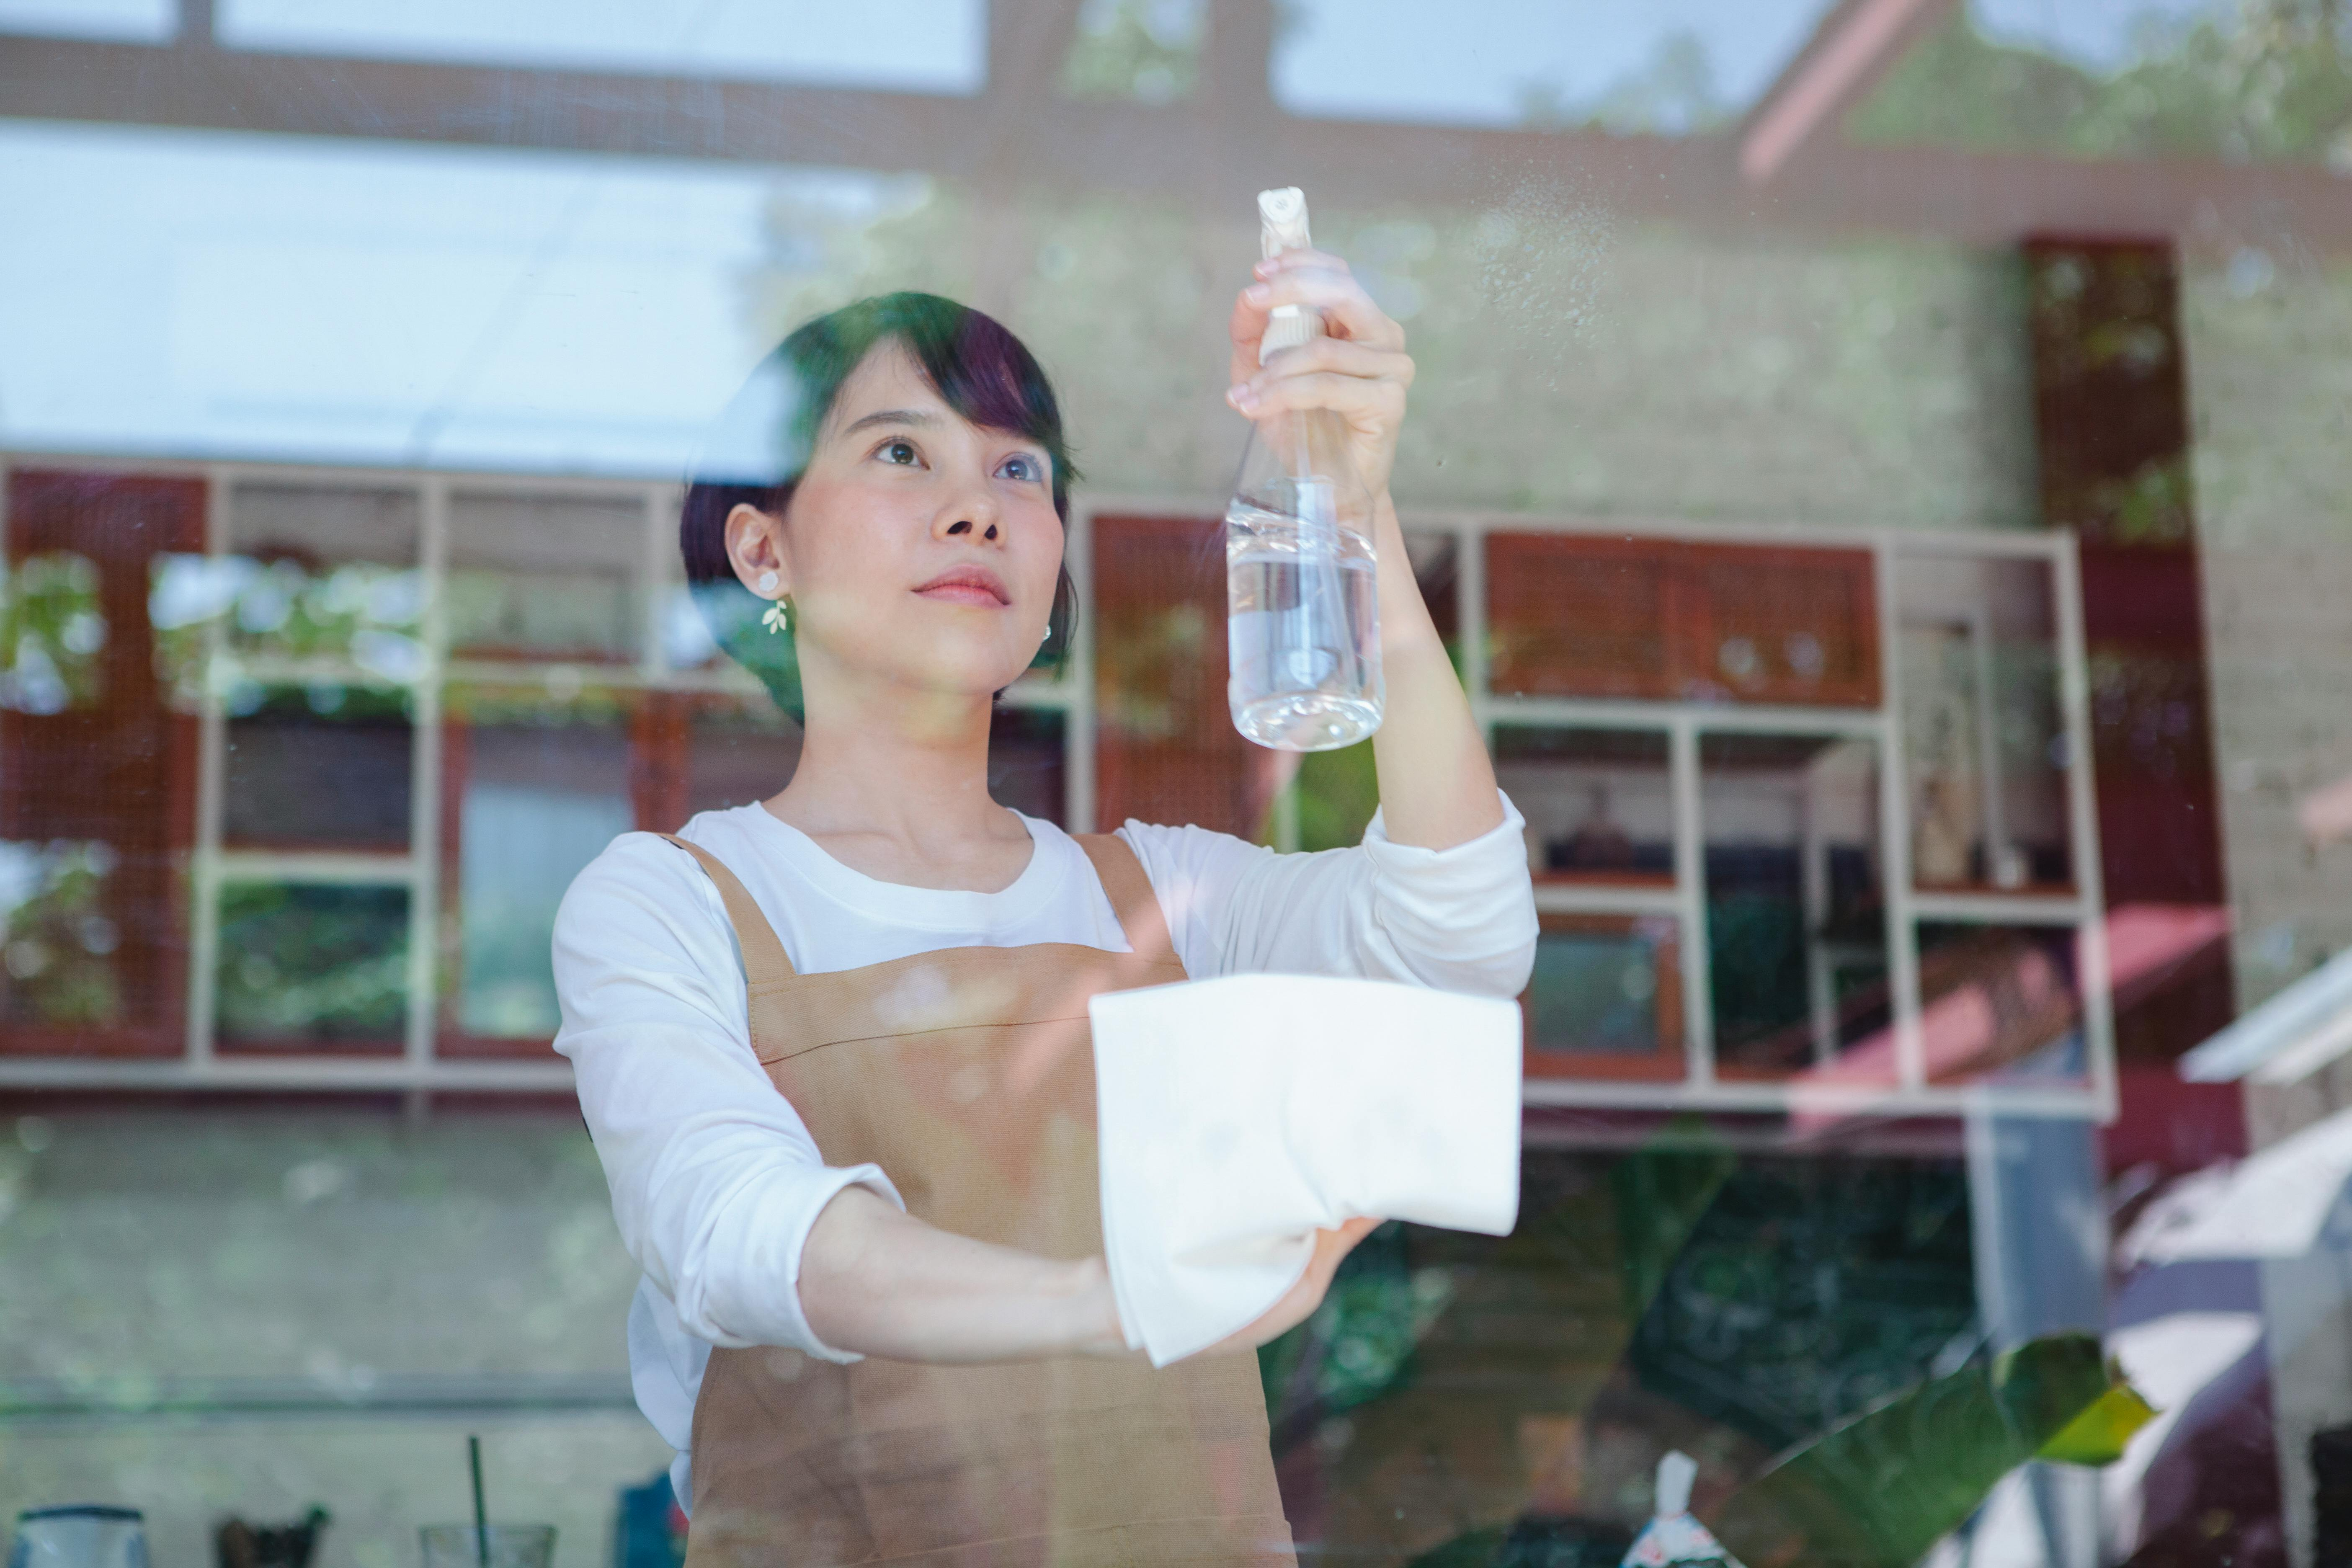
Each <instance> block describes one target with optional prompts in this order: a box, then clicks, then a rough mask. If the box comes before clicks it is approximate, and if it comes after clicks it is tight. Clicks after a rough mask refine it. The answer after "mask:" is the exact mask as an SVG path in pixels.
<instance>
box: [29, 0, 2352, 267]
mask: <svg viewBox="0 0 2352 1568" xmlns="http://www.w3.org/2000/svg"><path fill="white" fill-rule="evenodd" d="M1871 3H1875V0H1871ZM1885 3H1889V4H1892V3H1894V0H1885ZM1906 3H1921V4H1925V3H1933V0H1906ZM1018 9H1021V8H1019V7H1013V6H996V7H992V10H998V11H1007V12H1010V11H1015V10H1018ZM1264 11H1265V5H1264V4H1263V0H1219V4H1218V5H1216V7H1215V10H1214V12H1213V22H1212V27H1213V37H1212V42H1211V44H1210V46H1209V54H1208V57H1207V58H1205V59H1204V62H1203V64H1204V71H1203V77H1202V91H1200V92H1199V93H1196V94H1195V95H1194V97H1193V98H1192V99H1191V100H1186V101H1184V102H1181V103H1176V104H1170V105H1166V106H1160V107H1154V106H1150V105H1145V104H1139V103H1126V102H1100V101H1084V102H1082V101H1076V100H1070V99H1068V98H1065V97H1063V96H1062V95H1061V94H1060V93H1059V92H1057V91H1055V90H1053V86H1052V84H1053V80H1054V78H1053V75H1052V70H1053V69H1057V68H1058V65H1059V59H1060V56H1059V53H1058V52H1056V51H1057V49H1058V48H1060V47H1066V33H1065V34H1062V35H1060V37H1061V39H1062V42H1061V43H1060V44H1059V45H1052V44H1046V43H1041V42H1034V41H1033V42H1032V43H1031V44H1030V46H1029V47H1030V49H1031V51H1032V52H1031V53H1030V54H1029V55H1028V56H1027V58H1029V59H1030V60H1031V61H1032V62H1033V65H1032V66H1031V68H1030V69H1031V70H1032V71H1043V72H1045V74H1044V75H1043V76H1036V75H1029V76H1026V77H1025V78H1024V79H1025V80H1026V81H1027V83H1028V85H1027V86H1026V88H1025V89H1024V90H1022V91H1019V92H1006V91H1004V90H1003V83H1002V80H1001V79H1000V81H999V83H998V85H997V88H996V89H995V90H993V91H992V92H987V93H982V94H977V95H973V96H970V97H954V96H944V95H932V94H923V93H907V92H883V91H874V90H868V89H851V88H830V87H814V86H806V85H798V84H789V83H776V82H747V81H716V80H712V79H708V78H695V77H664V76H633V75H624V74H619V73H614V72H591V71H565V70H537V69H523V68H503V67H491V66H467V65H453V64H445V63H438V62H415V61H402V60H381V59H343V58H323V57H311V56H299V55H282V54H268V53H261V52H257V51H247V50H239V49H223V48H217V47H213V46H212V45H211V44H210V43H209V42H206V43H205V44H202V45H196V44H194V43H191V42H183V43H179V44H175V45H171V46H160V47H158V46H142V45H133V44H118V43H97V42H87V41H81V40H73V39H60V38H47V37H21V36H13V37H12V36H0V116H8V117H16V118H26V119H36V120H55V121H83V122H98V123H108V124H129V125H147V126H159V127H160V126H171V127H184V128H191V129H214V130H223V131H249V132H271V133H275V134H287V135H309V136H325V137H344V138H355V139H360V140H365V141H373V142H383V141H407V142H434V143H445V144H458V145H471V146H491V147H510V148H543V149H560V150H563V151H568V152H584V153H615V154H626V155H631V156H639V157H661V158H691V159H714V160H727V161H738V162H749V163H799V164H814V165H820V166H836V167H850V168H862V169H874V170H881V171H888V172H894V173H895V172H920V173H926V174H933V175H936V176H938V177H940V178H941V179H943V180H947V181H950V182H955V183H961V184H968V185H969V186H971V188H973V189H979V188H981V187H982V185H983V184H985V185H987V186H989V187H992V188H995V189H1000V190H1001V189H1004V188H1006V187H1007V184H1008V183H1010V184H1017V185H1018V186H1019V187H1020V188H1021V189H1023V190H1025V191H1028V192H1032V193H1039V194H1043V195H1045V196H1047V197H1048V198H1052V199H1065V198H1075V197H1080V196H1084V195H1127V196H1139V197H1143V198H1145V199H1150V200H1158V201H1166V202H1173V203H1176V204H1179V205H1184V206H1186V207H1188V208H1190V209H1192V210H1195V211H1199V212H1202V213H1203V214H1205V215H1211V216H1219V217H1226V218H1229V217H1231V216H1233V215H1234V214H1235V213H1240V214H1244V215H1245V214H1247V213H1248V212H1249V211H1250V210H1251V208H1250V205H1249V203H1250V197H1251V195H1253V194H1254V193H1255V192H1256V191H1257V190H1259V189H1260V188H1262V187H1264V186H1266V185H1271V184H1298V185H1302V186H1304V187H1306V188H1307V190H1308V191H1309V192H1310V193H1311V194H1313V195H1314V196H1315V198H1316V200H1317V202H1318V205H1319V206H1322V207H1324V208H1326V209H1330V208H1341V209H1344V208H1348V207H1356V208H1364V207H1378V206H1385V205H1417V206H1423V207H1435V208H1440V209H1444V208H1460V207H1464V206H1472V207H1475V206H1484V205H1491V204H1495V203H1497V202H1499V201H1501V200H1504V199H1506V198H1507V197H1509V196H1510V195H1513V194H1514V193H1515V192H1517V191H1518V190H1520V189H1521V188H1522V187H1524V186H1526V185H1528V184H1531V183H1532V184H1538V185H1540V186H1542V187H1544V188H1546V189H1547V190H1549V191H1550V192H1552V193H1554V194H1556V195H1558V196H1559V199H1561V200H1562V201H1569V202H1573V203H1575V204H1577V205H1581V206H1584V207H1587V208H1591V209H1593V210H1597V211H1603V212H1606V213H1609V214H1611V215H1612V216H1617V217H1620V218H1623V219H1628V220H1642V219H1648V218H1668V219H1671V220H1674V221H1675V222H1679V223H1687V224H1692V225H1696V226H1705V227H1711V228H1721V227H1729V228H1740V229H1745V228H1752V227H1758V226H1761V227H1764V228H1768V229H1769V228H1786V229H1790V230H1798V231H1805V232H1817V231H1820V230H1822V229H1864V230H1870V229H1875V230H1884V231H1892V232H1896V233H1915V234H1922V235H1933V236H1939V237H1948V238H1954V239H1958V240H1962V241H1965V242H1970V243H1979V242H1980V243H1990V244H2005V243H2011V242H2013V241H2015V240H2016V239H2018V238H2020V237H2023V236H2027V235H2032V234H2048V233H2063V234H2066V235H2069V236H2074V237H2103V236H2107V237H2137V238H2152V237H2168V236H2169V237H2179V238H2182V239H2184V240H2186V241H2188V242H2189V243H2191V244H2195V245H2201V246H2206V247H2214V246H2229V245H2235V244H2248V243H2259V244H2271V243H2275V242H2276V241H2278V240H2279V239H2281V238H2282V237H2292V238H2293V239H2294V240H2295V241H2296V242H2299V243H2302V244H2305V245H2308V246H2311V247H2315V248H2321V249H2330V250H2341V249H2352V183H2347V181H2346V180H2345V179H2342V178H2339V177H2338V176H2336V175H2335V174H2331V173H2329V172H2328V171H2327V170H2326V168H2325V167H2323V166H2321V165H2318V164H2302V163H2252V164H2235V163H2221V162H2219V161H2218V160H2216V161H2203V162H2200V161H2187V160H2167V161H2161V162H2158V161H2138V160H2134V161H2112V162H2100V161H2092V160H2085V159H2074V158H2060V157H2042V156H2036V155H2025V154H1989V153H1967V152H1961V151H1957V150H1952V149H1946V148H1931V147H1923V148H1899V147H1858V146H1853V145H1849V144H1847V143H1845V142H1842V141H1840V140H1839V139H1838V138H1836V137H1835V136H1834V135H1825V134H1823V133H1822V130H1821V129H1819V128H1817V129H1816V130H1815V131H1813V132H1811V133H1809V134H1808V135H1807V136H1806V137H1804V138H1801V140H1800V141H1799V142H1796V143H1792V146H1801V148H1802V149H1803V153H1804V155H1803V156H1801V157H1791V158H1784V159H1783V160H1782V161H1781V162H1780V164H1778V165H1777V166H1776V170H1775V173H1774V175H1773V177H1772V179H1771V180H1770V181H1769V183H1768V184H1765V185H1763V186H1761V187H1759V186H1758V185H1756V184H1752V183H1751V182H1750V180H1749V179H1748V175H1747V174H1745V173H1743V170H1742V161H1743V157H1744V154H1745V152H1746V149H1747V148H1748V146H1749V145H1750V143H1751V142H1752V139H1753V135H1754V133H1755V132H1757V131H1758V130H1759V129H1760V128H1761V126H1762V124H1763V123H1764V121H1763V120H1762V119H1761V118H1759V119H1758V120H1755V121H1751V123H1750V126H1749V128H1748V132H1749V133H1748V136H1745V137H1741V136H1731V135H1724V136H1694V137H1666V136H1618V135H1612V134H1608V133H1605V132H1598V131H1538V130H1526V131H1519V130H1501V131H1485V130H1472V129H1465V128H1460V127H1448V126H1429V125H1405V124H1391V123H1370V122H1362V121H1331V120H1308V119H1299V118H1294V117H1292V116H1289V115H1286V114H1284V113H1282V112H1281V111H1280V110H1278V109H1277V108H1276V106H1275V104H1274V102H1273V101H1272V99H1271V97H1270V96H1269V95H1268V93H1267V92H1266V90H1265V75H1264V67H1263V63H1262V62H1263V61H1264V59H1265V54H1264V52H1263V51H1264V49H1265V40H1266V39H1267V38H1268V37H1269V31H1268V28H1267V26H1266V24H1265V22H1264V19H1263V17H1258V18H1257V19H1256V20H1255V23H1253V18H1252V14H1253V13H1262V12H1264ZM1220 28H1222V29H1223V36H1224V47H1223V50H1222V51H1221V50H1220V47H1219V45H1218V43H1217V42H1216V41H1215V33H1216V31H1217V30H1218V29H1220ZM1047 31H1050V29H1048V30H1047ZM1042 36H1043V35H1042V34H1039V35H1033V38H1034V37H1042ZM995 47H1000V46H999V45H997V44H996V43H994V42H992V49H993V48H995ZM1002 47H1007V48H1010V47H1013V45H1012V44H1010V43H1007V44H1004V45H1003V46H1002ZM1824 47H1826V46H1824ZM1250 56H1254V58H1255V61H1257V62H1258V63H1256V64H1252V63H1251V62H1250V59H1248V58H1244V57H1250ZM1041 60H1042V61H1050V68H1049V67H1048V66H1046V65H1037V64H1034V62H1036V61H1041ZM1783 96H1784V95H1783V94H1781V93H1776V94H1775V96H1774V99H1773V100H1772V101H1773V102H1779V101H1780V100H1782V98H1783Z"/></svg>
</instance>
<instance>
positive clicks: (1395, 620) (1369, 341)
mask: <svg viewBox="0 0 2352 1568" xmlns="http://www.w3.org/2000/svg"><path fill="white" fill-rule="evenodd" d="M1257 271H1258V279H1259V280H1258V281H1257V282H1255V283H1253V284H1252V285H1250V286H1249V287H1248V288H1247V289H1244V290H1243V291H1242V294H1241V297H1240V298H1239V299H1238V300H1235V301H1234V314H1233V321H1232V323H1231V331H1232V336H1233V342H1234V356H1233V373H1234V387H1233V390H1232V391H1231V392H1230V393H1229V394H1228V395H1227V396H1228V400H1229V401H1230V402H1232V403H1233V405H1234V407H1236V408H1238V409H1239V410H1241V412H1243V413H1244V414H1246V415H1250V416H1258V415H1261V414H1264V413H1265V412H1268V411H1270V410H1274V409H1284V408H1287V409H1309V408H1327V409H1330V410H1332V411H1333V412H1335V413H1337V414H1338V415H1339V416H1340V417H1341V418H1342V419H1343V420H1345V421H1346V423H1347V426H1348V428H1349V436H1350V437H1351V442H1350V452H1351V456H1352V457H1353V458H1354V459H1355V462H1356V468H1357V471H1358V473H1359V474H1360V476H1361V477H1362V479H1363V480H1364V483H1365V484H1366V485H1367V486H1369V487H1370V489H1371V492H1372V526H1373V533H1374V537H1373V540H1372V547H1373V549H1374V551H1375V552H1376V553H1377V554H1378V556H1379V560H1380V576H1379V581H1380V606H1381V669H1382V673H1383V677H1384V679H1385V680H1386V682H1387V685H1388V706H1387V717H1386V718H1385V720H1384V721H1382V723H1381V728H1380V731H1379V732H1378V733H1376V734H1375V735H1374V736H1373V737H1372V760H1373V763H1374V766H1375V767H1376V768H1377V770H1378V772H1379V773H1380V789H1381V806H1382V808H1383V816H1385V818H1386V822H1387V830H1388V837H1389V839H1390V841H1391V842H1392V843H1395V844H1400V845H1407V846H1412V847H1418V848H1424V849H1447V848H1451V847H1454V845H1457V844H1464V843H1467V842H1468V841H1470V840H1471V839H1474V838H1476V837H1480V836H1481V835H1483V834H1486V833H1488V832H1490V831H1492V830H1493V829H1494V828H1495V826H1496V825H1498V824H1499V823H1500V822H1501V821H1502V820H1503V810H1502V803H1501V800H1500V798H1499V796H1498V795H1497V793H1496V787H1495V770H1494V766H1493V764H1492V763H1490V762H1489V761H1488V760H1487V756H1486V746H1485V744H1484V743H1483V742H1482V741H1481V740H1480V738H1479V735H1478V729H1477V726H1476V725H1475V723H1473V722H1472V721H1471V717H1470V705H1469V703H1468V701H1467V700H1465V698H1464V696H1463V693H1462V684H1461V682H1460V680H1459V679H1456V678H1455V676H1454V666H1453V663H1452V661H1451V660H1450V659H1448V658H1446V654H1445V645H1444V642H1443V641H1442V640H1440V638H1439V637H1438V635H1437V627H1436V625H1435V623H1434V622H1433V621H1432V620H1431V619H1430V615H1429V606H1428V605H1426V604H1424V603H1423V600H1422V596H1421V588H1420V586H1419V584H1416V583H1415V582H1414V581H1413V575H1412V563H1411V561H1410V560H1408V559H1407V557H1406V554H1405V547H1404V532H1403V530H1402V528H1401V527H1400V526H1399V524H1398V521H1397V513H1396V505H1395V503H1394V501H1393V500H1391V498H1390V495H1389V472H1390V469H1391V468H1392V467H1393V466H1394V463H1395V458H1396V441H1397V433H1398V431H1399V430H1400V428H1402V425H1403V422H1404V409H1405V393H1406V390H1407V389H1408V388H1409V387H1410V386H1411V385H1412V377H1413V365H1412V358H1411V356H1410V355H1408V354H1407V353H1405V352H1404V329H1403V328H1402V327H1401V326H1399V325H1398V324H1397V323H1396V322H1395V321H1391V320H1390V319H1389V317H1388V315H1387V314H1386V313H1385V312H1384V311H1382V310H1381V308H1380V307H1379V306H1378V305H1376V304H1374V303H1373V302H1372V298H1371V296H1370V294H1368V293H1366V292H1365V291H1364V288H1363V285H1361V284H1360V283H1358V282H1357V281H1356V279H1354V278H1353V277H1351V276H1350V275H1349V271H1348V264H1347V263H1346V262H1344V261H1342V260H1340V259H1339V258H1338V257H1336V256H1331V255H1328V254H1327V253H1325V252H1323V251H1318V250H1297V251H1291V252H1289V253H1287V254H1286V255H1283V256H1279V257H1276V258H1274V259H1272V260H1270V261H1263V262H1260V263H1259V264H1258V268H1257ZM1278 305H1307V306H1312V307H1314V308H1316V309H1318V310H1321V311H1322V312H1323V318H1324V321H1325V323H1326V326H1327V328H1328V331H1329V334H1330V335H1328V336H1327V337H1323V338H1318V339H1316V340H1314V341H1312V342H1307V343H1306V344H1304V345H1302V346H1300V347H1298V348H1295V349H1290V350H1287V351H1286V352H1284V353H1278V354H1276V355H1275V356H1274V358H1273V359H1271V360H1270V361H1268V362H1267V363H1265V364H1264V365H1263V366H1261V365H1260V364H1259V363H1257V353H1258V343H1259V341H1260V340H1261V339H1262V338H1264V336H1265V324H1266V319H1267V314H1268V312H1270V311H1271V310H1274V308H1275V307H1276V306H1278Z"/></svg>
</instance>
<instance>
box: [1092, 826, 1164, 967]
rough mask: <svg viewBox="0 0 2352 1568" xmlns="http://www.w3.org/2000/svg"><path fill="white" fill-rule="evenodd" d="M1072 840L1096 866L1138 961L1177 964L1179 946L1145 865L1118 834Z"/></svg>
mask: <svg viewBox="0 0 2352 1568" xmlns="http://www.w3.org/2000/svg"><path fill="white" fill-rule="evenodd" d="M1071 837H1073V838H1075V839H1076V841H1077V846H1078V847H1079V848H1081V849H1083V850H1085V851H1086V852H1087V859H1089V860H1091V861H1093V862H1094V863H1095V875H1096V876H1097V877H1098V878H1100V879H1102V888H1103V891H1104V892H1106V893H1108V894H1109V895H1110V907H1111V908H1112V909H1113V910H1117V911H1118V929H1119V930H1121V931H1125V932H1126V933H1127V945H1128V946H1129V947H1131V948H1133V949H1135V954H1136V956H1137V957H1138V958H1146V959H1150V960H1153V961H1154V962H1164V963H1175V962H1176V944H1175V943H1174V942H1171V941H1170V940H1169V936H1168V914H1167V911H1166V910H1162V909H1161V908H1160V895H1159V894H1157V893H1155V892H1153V891H1152V890H1151V879H1150V878H1149V877H1147V876H1145V875H1144V874H1143V862H1142V861H1140V860H1139V859H1137V858H1135V851H1134V850H1133V849H1130V848H1129V847H1128V844H1127V840H1125V839H1124V838H1121V837H1119V836H1118V834H1116V833H1076V834H1073V835H1071Z"/></svg>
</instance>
